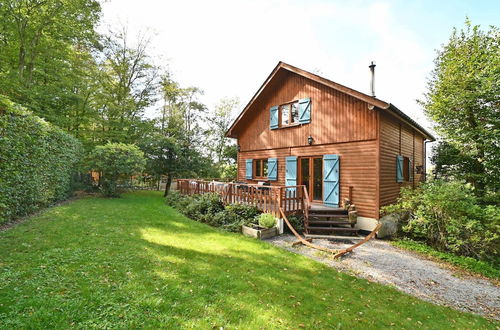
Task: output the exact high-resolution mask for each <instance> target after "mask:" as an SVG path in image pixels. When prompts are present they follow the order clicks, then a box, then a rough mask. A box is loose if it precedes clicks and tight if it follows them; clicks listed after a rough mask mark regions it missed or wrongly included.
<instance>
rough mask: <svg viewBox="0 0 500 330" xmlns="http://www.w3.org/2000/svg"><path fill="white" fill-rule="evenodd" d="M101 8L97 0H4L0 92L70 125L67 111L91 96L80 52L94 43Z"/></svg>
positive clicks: (0, 13)
mask: <svg viewBox="0 0 500 330" xmlns="http://www.w3.org/2000/svg"><path fill="white" fill-rule="evenodd" d="M100 12H101V7H100V4H99V2H98V1H95V0H45V1H41V0H27V1H14V0H5V1H3V2H2V3H0V17H2V20H1V23H0V27H1V30H0V43H1V46H0V93H2V94H5V95H7V96H9V97H10V98H11V99H12V100H14V101H16V102H18V103H20V104H22V105H24V106H26V107H28V108H29V109H31V110H32V111H33V112H34V113H35V114H36V115H39V116H41V117H43V118H45V119H47V120H49V121H51V122H52V123H55V124H56V125H58V126H60V127H62V128H67V123H66V122H65V119H66V118H67V116H68V113H67V112H66V111H67V110H69V109H71V108H72V107H73V106H74V105H75V104H76V103H78V102H80V101H81V98H82V97H85V96H84V95H82V94H79V93H75V91H77V90H78V88H75V85H78V82H79V81H80V76H79V73H81V72H80V71H78V65H79V64H78V60H79V59H78V54H79V53H80V51H81V49H87V48H89V47H91V45H93V44H94V42H95V38H96V35H97V34H96V33H95V29H94V27H95V26H96V24H97V22H98V20H99V15H100ZM78 47H79V48H80V49H78ZM75 61H76V62H75ZM80 64H81V63H80Z"/></svg>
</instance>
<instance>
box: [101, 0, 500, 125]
mask: <svg viewBox="0 0 500 330" xmlns="http://www.w3.org/2000/svg"><path fill="white" fill-rule="evenodd" d="M103 10H104V17H103V25H106V26H114V25H117V24H127V25H128V26H129V31H130V32H131V33H132V34H134V33H138V32H139V31H146V30H149V31H150V32H151V33H152V34H153V40H152V48H151V51H152V53H153V54H154V56H155V57H157V60H158V61H159V62H162V63H163V64H164V65H166V66H167V65H168V67H169V68H170V71H171V72H172V73H173V75H174V79H176V80H177V81H179V82H180V83H181V84H182V85H183V86H185V87H187V86H197V87H200V88H201V89H203V90H204V92H205V95H204V96H203V99H202V101H204V102H205V103H206V104H207V105H208V106H209V107H213V106H214V105H215V104H216V103H217V101H218V100H220V99H221V98H224V97H238V98H239V99H240V101H241V107H240V109H238V111H240V110H241V109H242V108H243V106H244V105H245V104H246V103H247V102H248V101H249V99H250V98H251V97H252V96H253V94H254V93H255V92H256V91H257V89H258V88H259V87H260V85H261V84H262V83H263V81H264V80H265V78H266V77H267V76H268V74H269V73H270V72H271V70H272V69H273V68H274V67H275V66H276V64H277V63H278V61H284V62H287V63H289V64H291V65H294V66H297V67H299V68H302V69H305V70H308V71H312V72H315V73H317V74H319V75H321V76H323V77H325V78H328V79H331V80H333V81H335V82H338V83H340V84H343V85H346V86H348V87H351V88H354V89H356V90H359V91H361V92H365V93H369V79H370V75H369V69H368V65H369V63H370V61H372V60H373V61H375V62H376V64H377V67H376V86H375V89H376V95H377V97H378V98H380V99H382V100H384V101H387V102H391V103H393V104H395V105H396V106H397V107H399V108H400V109H401V110H403V111H404V112H405V113H407V114H408V115H410V116H411V117H412V118H414V119H416V120H417V121H419V122H421V123H423V124H424V126H426V127H429V124H428V123H427V121H426V120H425V117H424V115H423V113H422V110H421V108H420V107H419V106H418V105H417V103H416V102H415V100H416V99H418V98H421V97H422V94H423V93H424V91H425V83H426V79H427V77H428V76H429V73H430V71H431V70H432V67H433V59H434V57H435V54H436V52H435V50H436V49H438V48H439V47H440V45H441V44H443V43H444V42H446V41H447V39H448V38H449V35H450V33H451V31H452V28H453V27H454V26H455V27H462V26H463V23H464V21H465V17H466V16H468V17H469V18H470V19H471V20H472V23H473V24H481V25H482V26H483V27H486V26H488V25H491V24H495V25H498V23H499V21H500V1H481V0H471V1H440V0H438V1H436V0H433V1H414V2H410V1H345V0H344V1H286V0H254V1H237V0H228V1H216V0H210V1H203V0H201V1H195V0H180V1H162V0H140V1H138V0H111V1H109V2H106V3H104V4H103Z"/></svg>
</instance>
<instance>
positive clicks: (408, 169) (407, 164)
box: [403, 157, 413, 181]
mask: <svg viewBox="0 0 500 330" xmlns="http://www.w3.org/2000/svg"><path fill="white" fill-rule="evenodd" d="M412 171H413V166H412V162H411V160H410V158H408V157H404V158H403V178H404V181H412V180H413V175H412V174H413V173H412Z"/></svg>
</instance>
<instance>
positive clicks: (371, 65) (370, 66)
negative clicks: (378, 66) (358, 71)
mask: <svg viewBox="0 0 500 330" xmlns="http://www.w3.org/2000/svg"><path fill="white" fill-rule="evenodd" d="M368 67H369V68H370V72H371V74H372V77H371V80H370V92H371V93H372V96H373V97H375V63H373V61H372V64H370V65H369V66H368Z"/></svg>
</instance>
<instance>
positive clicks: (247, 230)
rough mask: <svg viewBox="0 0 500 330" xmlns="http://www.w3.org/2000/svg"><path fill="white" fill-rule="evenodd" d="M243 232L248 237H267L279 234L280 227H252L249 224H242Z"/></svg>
mask: <svg viewBox="0 0 500 330" xmlns="http://www.w3.org/2000/svg"><path fill="white" fill-rule="evenodd" d="M241 232H242V233H243V235H245V236H248V237H255V238H258V239H266V238H271V237H273V236H276V235H278V228H276V227H272V228H260V227H259V228H252V227H248V226H245V225H243V226H241Z"/></svg>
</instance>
